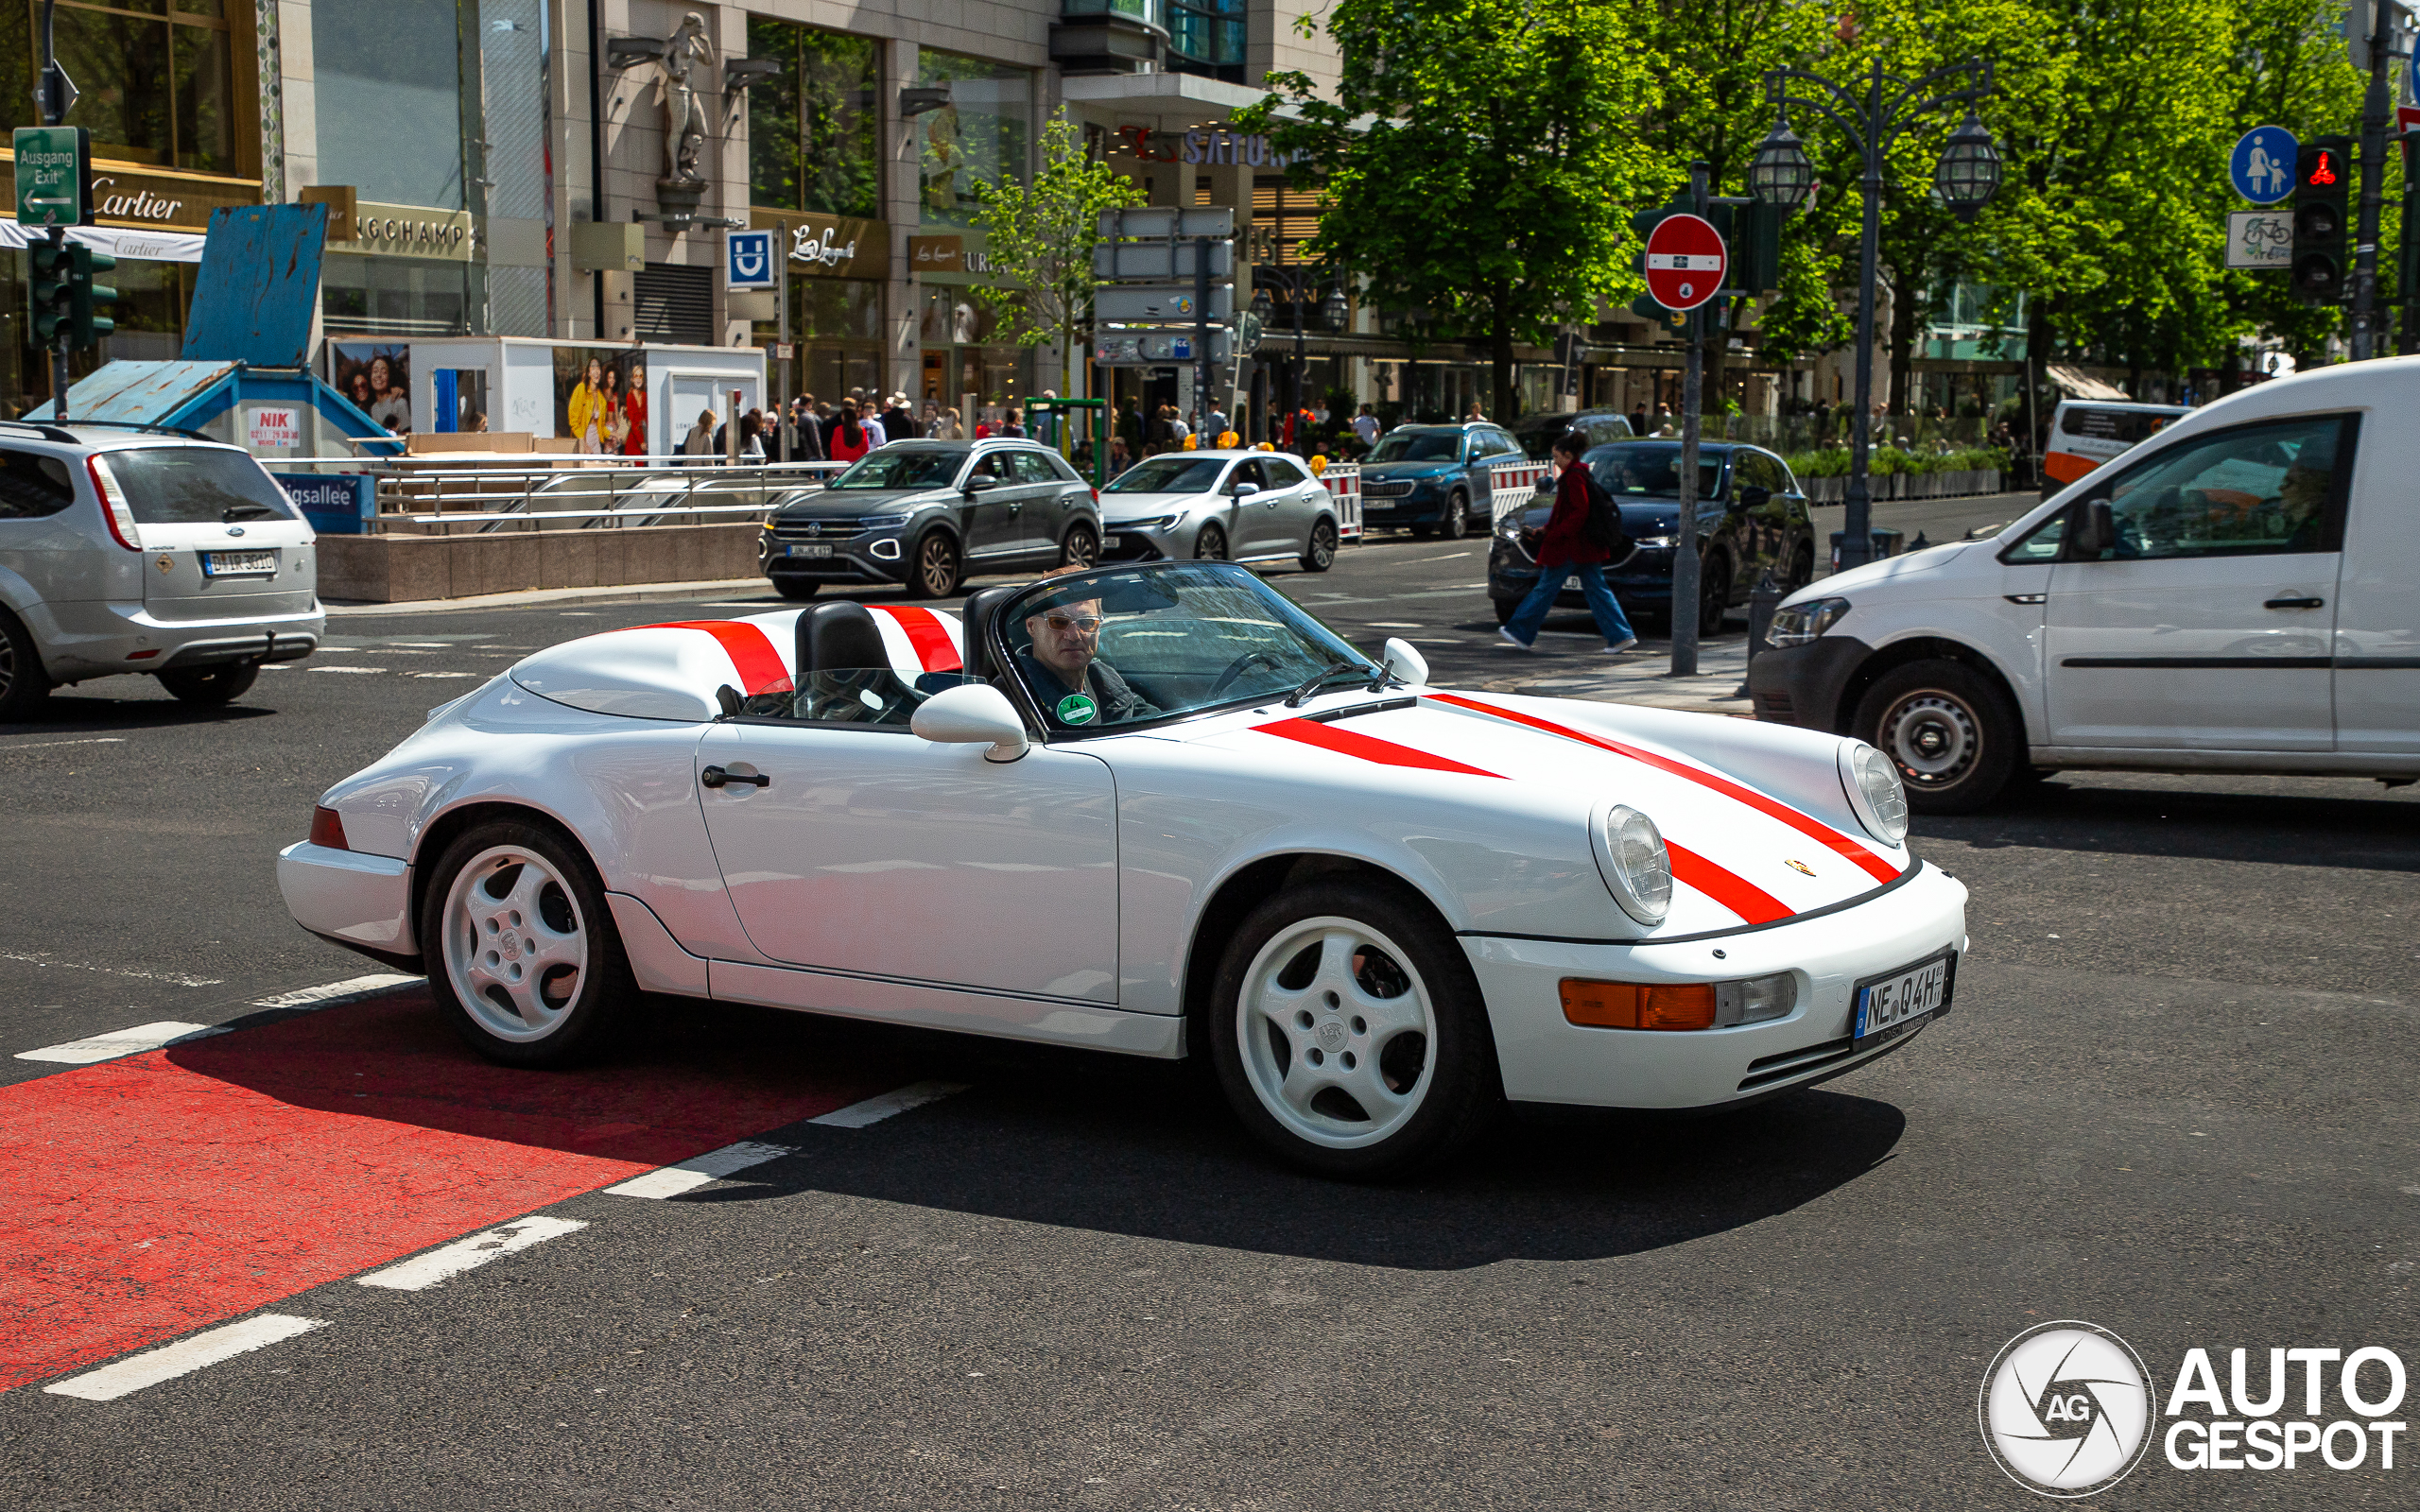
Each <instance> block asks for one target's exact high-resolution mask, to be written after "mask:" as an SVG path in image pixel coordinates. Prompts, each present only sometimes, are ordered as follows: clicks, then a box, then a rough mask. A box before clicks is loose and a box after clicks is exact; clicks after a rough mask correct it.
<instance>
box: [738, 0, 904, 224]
mask: <svg viewBox="0 0 2420 1512" xmlns="http://www.w3.org/2000/svg"><path fill="white" fill-rule="evenodd" d="M876 51H877V44H876V43H874V41H873V39H872V38H870V37H850V36H844V35H842V34H841V33H839V32H834V31H818V30H816V29H815V28H813V27H811V26H791V25H790V24H789V23H787V22H784V21H775V20H773V19H771V18H770V17H767V16H751V17H749V18H748V56H749V57H751V58H753V59H760V60H768V61H771V62H775V63H778V64H780V65H781V68H782V72H780V73H779V74H776V75H774V76H773V77H770V78H767V79H762V80H759V81H758V82H757V83H755V84H753V85H752V86H751V87H750V89H749V91H748V179H749V191H748V198H749V203H751V204H753V205H761V206H764V207H765V208H767V209H769V210H811V211H820V212H821V213H822V214H824V215H850V216H855V217H857V218H859V219H865V220H876V219H880V218H881V215H882V188H881V163H880V158H879V150H878V134H877V133H878V128H879V126H880V120H879V117H878V115H877V114H876V112H875V110H874V90H875V86H876V68H875V59H876Z"/></svg>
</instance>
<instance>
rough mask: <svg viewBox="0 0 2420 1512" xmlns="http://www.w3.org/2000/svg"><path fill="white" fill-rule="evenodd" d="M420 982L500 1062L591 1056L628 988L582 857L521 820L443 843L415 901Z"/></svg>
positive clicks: (624, 960) (599, 889)
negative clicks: (423, 970)
mask: <svg viewBox="0 0 2420 1512" xmlns="http://www.w3.org/2000/svg"><path fill="white" fill-rule="evenodd" d="M420 939H421V949H422V951H423V953H424V955H423V959H424V960H425V961H426V962H427V965H428V991H429V996H430V997H432V998H434V999H435V1000H436V1002H437V1005H438V1007H439V1008H440V1009H441V1010H443V1012H444V1013H445V1015H446V1017H447V1018H449V1019H451V1020H452V1021H453V1023H454V1027H455V1029H456V1030H457V1031H458V1033H459V1034H460V1035H461V1036H462V1038H463V1039H464V1040H466V1041H468V1042H469V1044H470V1046H471V1048H473V1049H474V1050H476V1051H477V1052H478V1053H479V1054H481V1055H483V1056H485V1057H488V1058H489V1059H491V1060H494V1061H500V1062H502V1063H503V1064H505V1065H508V1066H559V1065H564V1064H568V1063H570V1062H571V1061H573V1060H576V1059H578V1058H579V1057H583V1056H587V1055H590V1054H593V1053H595V1052H596V1050H598V1049H600V1048H601V1047H603V1046H604V1045H605V1044H606V1043H607V1042H608V1041H609V1040H610V1039H611V1037H612V1034H613V1030H614V1026H615V1024H616V1022H618V1021H619V1020H620V1019H621V1017H622V1016H623V1015H624V1014H625V1013H626V1012H627V1011H628V1010H629V1008H630V1006H631V1004H632V1003H633V1002H635V1001H636V999H637V997H638V985H637V983H636V982H635V981H634V980H633V979H632V978H631V964H630V960H629V958H628V957H627V956H626V955H625V954H623V952H622V938H621V935H620V933H619V932H618V931H617V930H615V929H614V915H613V912H612V910H611V909H609V908H608V907H607V906H606V904H605V889H604V886H603V885H602V884H600V883H599V882H598V881H597V880H596V872H595V870H594V869H593V868H591V867H590V866H589V864H588V858H587V857H586V856H585V855H582V854H581V853H580V852H579V850H578V849H577V848H576V847H574V846H572V845H571V844H570V843H568V842H567V841H565V840H564V839H563V838H562V835H561V834H559V833H556V832H555V831H553V830H550V829H546V828H544V827H543V826H540V825H536V824H531V823H527V822H526V821H523V820H516V819H505V820H500V821H497V822H495V823H492V824H482V825H479V826H478V827H476V828H475V829H473V830H471V831H470V832H468V833H465V834H463V835H461V836H460V837H459V838H458V839H457V840H455V842H454V843H453V844H452V845H449V846H447V847H446V848H445V853H444V855H443V856H442V857H441V859H440V860H439V861H438V864H437V868H436V870H435V871H434V872H433V873H432V874H431V875H430V877H429V882H428V891H427V894H426V895H425V897H424V898H423V901H422V906H421V918H420Z"/></svg>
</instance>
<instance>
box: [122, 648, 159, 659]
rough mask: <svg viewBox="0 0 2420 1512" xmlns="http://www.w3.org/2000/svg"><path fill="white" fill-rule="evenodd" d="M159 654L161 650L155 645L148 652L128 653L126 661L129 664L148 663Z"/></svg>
mask: <svg viewBox="0 0 2420 1512" xmlns="http://www.w3.org/2000/svg"><path fill="white" fill-rule="evenodd" d="M159 654H160V648H159V647H158V646H156V645H155V646H153V647H152V648H151V649H150V650H148V651H129V652H128V653H126V659H127V660H128V661H129V662H148V661H149V660H151V659H152V658H153V657H155V656H158V655H159Z"/></svg>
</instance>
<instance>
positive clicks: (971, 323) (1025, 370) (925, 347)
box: [916, 280, 1035, 420]
mask: <svg viewBox="0 0 2420 1512" xmlns="http://www.w3.org/2000/svg"><path fill="white" fill-rule="evenodd" d="M918 301H919V303H918V307H917V320H916V344H917V346H918V347H919V348H920V349H921V350H922V352H923V353H924V368H923V372H922V374H921V376H920V378H919V381H918V392H917V397H918V398H919V399H929V400H931V401H932V402H933V403H935V404H941V405H943V406H949V405H963V404H964V402H965V398H966V396H967V395H968V394H974V395H976V396H977V400H976V403H977V406H978V408H979V410H980V411H981V412H982V413H984V414H985V415H986V416H988V417H989V418H991V419H994V420H997V419H998V411H1000V410H1002V409H1004V408H1006V407H1007V406H1009V405H1011V404H1017V405H1022V404H1024V402H1025V397H1026V396H1027V395H1029V394H1031V393H1033V392H1035V389H1034V387H1033V371H1034V369H1033V349H1032V348H1030V347H1025V346H1019V345H1018V344H1016V343H1015V342H1014V341H1012V340H1010V339H1009V335H1010V334H1009V333H1008V332H1007V331H1005V330H1003V329H1001V324H1000V318H999V314H998V312H997V311H995V310H994V309H993V308H992V306H991V305H989V304H987V303H985V302H984V301H982V300H981V299H979V298H977V294H976V290H975V288H974V286H973V285H971V284H969V283H939V282H935V281H929V280H928V281H925V282H923V283H920V285H919V293H918Z"/></svg>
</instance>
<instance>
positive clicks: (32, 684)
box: [0, 609, 50, 723]
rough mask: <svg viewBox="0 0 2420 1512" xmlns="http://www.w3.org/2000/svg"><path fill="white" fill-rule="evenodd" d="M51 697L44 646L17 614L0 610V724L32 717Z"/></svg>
mask: <svg viewBox="0 0 2420 1512" xmlns="http://www.w3.org/2000/svg"><path fill="white" fill-rule="evenodd" d="M49 696H50V674H49V672H47V671H46V670H44V669H43V664H42V651H41V649H40V648H39V647H37V646H36V645H35V644H34V638H33V636H32V635H31V634H29V633H28V632H27V631H26V627H25V626H24V625H23V624H21V623H19V621H18V619H17V616H15V615H14V614H11V613H9V611H8V610H5V609H0V723H9V722H12V721H15V720H20V719H31V718H32V717H33V715H34V711H35V710H37V709H39V708H41V707H42V704H43V699H45V698H47V697H49Z"/></svg>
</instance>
